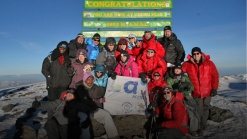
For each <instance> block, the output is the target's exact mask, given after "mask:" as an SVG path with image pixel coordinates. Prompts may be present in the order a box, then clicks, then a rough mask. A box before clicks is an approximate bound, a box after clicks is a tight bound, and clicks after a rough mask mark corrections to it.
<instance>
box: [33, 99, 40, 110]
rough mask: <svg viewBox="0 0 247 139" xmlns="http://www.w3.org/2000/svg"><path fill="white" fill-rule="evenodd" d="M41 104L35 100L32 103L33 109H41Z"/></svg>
mask: <svg viewBox="0 0 247 139" xmlns="http://www.w3.org/2000/svg"><path fill="white" fill-rule="evenodd" d="M40 105H41V103H40V102H39V101H38V100H37V99H36V98H35V101H34V102H33V103H32V108H39V107H40Z"/></svg>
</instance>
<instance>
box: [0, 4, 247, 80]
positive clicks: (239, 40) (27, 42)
mask: <svg viewBox="0 0 247 139" xmlns="http://www.w3.org/2000/svg"><path fill="white" fill-rule="evenodd" d="M0 7H1V8H0V18H1V19H0V50H1V54H0V59H1V64H0V75H13V74H37V73H41V67H42V62H43V59H44V58H45V57H46V56H47V55H48V54H49V52H50V51H52V50H53V49H54V48H55V47H56V46H57V44H58V42H60V41H62V40H65V41H68V42H69V41H70V40H71V39H74V38H75V37H76V35H77V34H78V33H79V32H81V31H82V25H81V24H82V23H81V22H82V11H83V0H1V1H0ZM172 15H173V17H172V25H173V27H172V30H173V32H174V33H175V34H176V35H177V36H178V38H179V39H180V40H181V42H182V44H183V46H184V48H185V51H186V55H187V54H188V53H190V52H191V49H192V48H193V47H195V46H197V47H200V48H201V49H202V51H203V52H205V53H206V54H209V55H210V56H211V60H212V61H214V62H215V64H216V66H217V68H218V70H219V72H220V74H221V75H228V74H240V73H246V0H234V1H233V0H173V9H172Z"/></svg>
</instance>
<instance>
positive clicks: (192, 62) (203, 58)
mask: <svg viewBox="0 0 247 139" xmlns="http://www.w3.org/2000/svg"><path fill="white" fill-rule="evenodd" d="M187 59H188V60H187V61H186V62H184V63H183V65H182V70H183V72H186V73H187V74H188V76H189V78H190V80H191V82H192V84H193V86H194V91H193V92H192V96H193V97H194V98H195V100H196V101H197V103H198V105H199V114H200V116H201V119H202V120H201V129H206V123H207V119H208V117H209V109H210V102H211V97H212V96H215V95H217V89H218V86H219V73H218V70H217V68H216V66H215V64H214V62H212V61H211V60H210V56H209V55H206V54H205V53H203V52H202V51H201V49H200V48H199V47H194V48H193V49H192V50H191V55H188V56H187ZM198 134H199V135H200V136H202V135H203V131H202V130H199V132H198Z"/></svg>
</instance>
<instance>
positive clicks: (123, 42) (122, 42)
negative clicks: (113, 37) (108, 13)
mask: <svg viewBox="0 0 247 139" xmlns="http://www.w3.org/2000/svg"><path fill="white" fill-rule="evenodd" d="M119 44H124V45H127V41H126V40H124V39H120V40H119V41H118V45H119Z"/></svg>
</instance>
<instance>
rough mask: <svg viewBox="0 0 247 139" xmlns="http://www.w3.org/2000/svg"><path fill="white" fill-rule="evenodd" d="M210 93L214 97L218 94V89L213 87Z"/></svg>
mask: <svg viewBox="0 0 247 139" xmlns="http://www.w3.org/2000/svg"><path fill="white" fill-rule="evenodd" d="M210 93H211V96H212V97H214V96H216V95H217V90H215V89H212V90H211V92H210Z"/></svg>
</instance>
